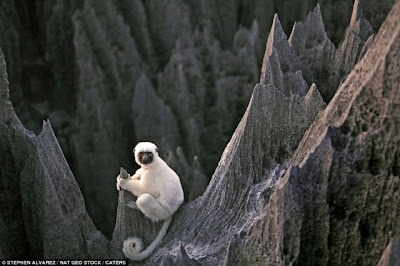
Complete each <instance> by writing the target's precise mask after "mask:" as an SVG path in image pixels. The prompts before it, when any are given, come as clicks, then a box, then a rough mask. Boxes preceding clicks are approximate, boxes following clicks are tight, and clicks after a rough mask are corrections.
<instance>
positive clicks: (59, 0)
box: [0, 0, 387, 238]
mask: <svg viewBox="0 0 400 266" xmlns="http://www.w3.org/2000/svg"><path fill="white" fill-rule="evenodd" d="M337 2H340V3H341V7H342V8H341V9H340V10H341V11H340V12H342V13H343V14H342V16H341V17H340V18H342V17H345V18H347V17H349V14H350V7H351V4H349V3H346V2H345V1H342V0H340V1H338V0H335V1H332V0H325V1H323V4H322V5H321V8H322V14H324V15H325V14H326V16H325V17H324V18H325V22H326V21H327V20H328V21H329V22H335V23H334V24H335V28H334V29H331V30H329V29H328V33H329V35H330V36H332V35H336V36H338V35H339V36H340V38H341V37H342V36H341V34H339V33H340V32H341V31H343V30H338V31H337V29H338V28H343V27H344V25H345V24H346V23H347V22H341V20H340V19H338V18H337V17H335V16H336V15H337V10H336V9H334V8H333V6H335V5H336V3H337ZM315 4H316V2H315V0H309V1H300V0H292V1H291V3H289V2H287V3H286V2H285V3H282V1H276V0H274V1H267V2H266V1H263V0H257V1H252V2H251V3H250V2H249V1H246V0H240V1H224V2H223V3H222V2H221V3H214V2H213V1H209V0H201V1H189V2H188V1H186V2H182V1H168V2H165V1H159V0H154V1H138V0H135V1H131V0H121V1H109V0H106V1H104V0H96V1H93V0H77V1H76V0H74V1H64V0H48V1H1V2H0V32H2V34H1V35H0V46H1V47H2V48H3V51H4V53H5V56H6V59H7V62H8V70H9V80H10V82H11V84H12V90H11V96H10V97H11V100H12V101H13V103H14V108H15V110H16V112H17V114H18V116H19V118H20V119H21V121H22V122H23V124H24V125H25V126H26V128H28V129H30V130H32V131H34V132H35V133H36V134H39V133H40V131H41V128H42V125H41V121H42V120H46V119H48V118H50V120H51V123H52V127H53V129H54V131H55V133H56V136H57V139H58V141H59V144H60V146H61V148H62V150H63V152H64V155H65V157H66V159H67V161H68V162H69V164H70V166H71V168H72V170H73V172H74V173H75V176H76V178H77V181H78V184H79V185H80V187H81V189H82V192H83V195H84V197H85V198H86V199H87V202H86V204H87V208H88V211H89V214H90V215H91V216H92V217H93V219H94V222H95V224H96V226H97V227H98V228H99V229H100V230H101V231H102V232H104V233H105V234H106V235H107V237H109V238H110V237H111V234H112V227H113V223H114V220H115V217H114V214H115V210H116V199H117V194H116V192H115V190H114V187H113V184H112V183H113V182H114V177H115V175H116V174H117V173H118V169H119V167H120V166H121V165H122V166H124V167H125V168H126V169H127V170H128V171H129V172H133V171H134V170H135V169H134V168H135V167H136V165H135V164H134V162H133V160H132V153H131V150H132V147H133V146H134V145H135V144H136V143H137V142H138V141H140V139H139V138H140V137H154V138H155V139H156V140H158V139H159V136H156V135H161V134H164V133H166V134H169V136H168V137H166V141H167V142H168V146H169V147H170V148H171V150H173V151H175V150H176V148H177V147H181V148H182V152H183V153H184V154H185V156H186V159H187V161H189V162H190V161H192V160H193V158H195V157H196V158H197V159H198V161H199V162H200V163H201V165H202V167H201V169H202V170H201V171H202V172H201V173H200V172H198V170H196V171H197V172H193V171H192V168H190V169H186V170H185V171H182V173H187V172H190V173H193V175H192V174H191V175H190V176H194V175H197V174H194V173H198V174H200V176H205V177H206V179H207V181H209V179H210V177H211V175H212V173H213V171H214V170H215V167H216V165H217V163H218V160H219V158H220V154H221V153H222V151H223V148H224V147H225V145H226V143H227V142H228V141H229V138H230V136H231V135H232V133H233V130H234V128H235V127H236V125H237V123H238V122H239V121H240V118H241V117H242V116H243V113H244V112H245V109H246V106H247V103H248V101H249V99H250V96H251V93H252V88H253V87H254V84H255V83H256V82H257V80H258V79H259V69H260V65H261V60H262V56H263V54H264V53H263V52H264V47H265V40H266V37H267V35H268V30H269V26H270V23H271V22H272V17H273V12H274V10H276V11H278V13H279V14H280V16H281V17H282V18H283V19H284V20H282V25H283V28H284V29H285V30H286V31H287V32H288V30H289V27H290V26H291V25H292V24H293V21H294V20H299V19H301V18H304V17H305V16H306V13H307V12H308V10H310V9H311V8H312V7H313V6H314V5H315ZM292 5H296V6H297V7H299V8H296V9H293V8H292ZM363 8H364V9H366V10H369V9H368V7H365V6H363ZM386 9H387V8H386ZM346 10H347V11H346ZM383 10H385V8H383ZM333 11H334V12H333ZM333 14H334V15H335V16H333ZM368 14H372V13H371V12H369V13H368ZM379 14H383V15H381V17H382V16H383V17H385V13H384V12H383V13H380V12H379ZM368 16H370V15H368ZM176 18H180V19H179V20H177V19H176ZM327 18H328V19H327ZM327 24H328V26H330V24H331V23H327ZM377 27H379V23H378V22H377ZM336 31H337V32H339V33H337V32H336ZM335 40H336V43H337V42H338V40H339V38H338V37H336V38H335ZM280 57H281V59H282V58H284V57H285V55H284V54H281V55H280ZM300 67H301V66H300ZM285 71H286V70H285V69H283V72H285ZM303 72H304V71H303ZM142 74H143V75H145V76H146V77H147V79H146V80H147V81H148V82H149V83H145V84H147V86H148V88H149V91H150V90H151V89H150V88H153V90H154V94H153V93H150V92H149V94H148V95H149V96H151V97H150V98H147V99H154V100H155V101H156V102H162V103H163V104H162V105H165V108H166V109H170V110H171V113H172V116H173V117H171V114H169V112H168V111H167V112H166V113H165V115H166V117H168V118H166V119H167V120H168V121H176V125H174V122H172V124H170V125H169V128H168V129H166V128H165V124H164V125H162V124H158V125H155V126H154V127H153V125H150V124H146V125H143V123H140V125H141V127H139V126H138V125H137V124H138V123H139V121H149V122H148V123H150V121H151V123H154V122H157V120H154V119H148V118H147V116H148V115H149V112H147V109H144V108H140V109H135V110H136V111H134V112H132V111H133V110H132V108H133V106H132V101H134V100H135V101H136V102H137V101H138V100H139V99H140V98H136V99H134V95H135V94H140V95H147V91H146V92H145V91H144V90H143V87H141V88H136V87H137V86H139V87H140V86H142V85H143V84H144V83H140V82H138V79H139V77H140V76H141V75H142ZM178 74H179V75H178ZM304 74H305V73H303V75H304ZM284 79H285V82H286V83H288V84H289V85H290V86H291V87H292V88H296V87H297V86H295V85H293V84H298V82H300V81H301V80H302V79H304V77H301V75H300V72H297V71H295V72H290V73H287V74H286V75H285V78H284ZM139 81H140V80H139ZM313 82H314V83H316V84H317V87H318V89H319V90H320V91H321V92H323V91H324V90H323V84H319V83H318V82H316V81H313V80H308V81H307V84H305V83H304V84H303V86H302V87H304V93H306V91H307V90H308V88H309V87H310V86H311V84H312V83H313ZM335 89H336V88H335ZM322 94H323V93H322ZM323 95H324V94H323ZM154 96H155V97H156V98H157V99H156V98H155V97H154ZM136 106H137V105H136ZM165 108H163V107H162V109H165ZM138 112H139V113H138ZM132 113H134V114H132ZM132 115H135V116H137V117H135V120H136V122H135V121H132V120H133V119H134V118H132ZM152 117H153V118H154V116H152ZM146 118H147V119H146ZM149 128H158V129H160V128H164V129H163V130H166V132H164V131H163V130H161V131H160V132H158V133H157V134H156V133H151V134H150V133H148V132H147V133H146V134H143V130H144V129H149ZM176 132H179V134H177V135H178V136H179V137H171V136H172V135H174V136H175V133H176ZM105 162H106V163H105ZM187 179H188V180H189V179H191V177H188V178H187ZM200 179H202V178H200ZM200 179H195V180H200ZM193 186H194V185H193ZM193 186H192V187H193ZM189 187H190V186H189ZM196 187H198V186H196ZM202 187H204V186H203V185H202ZM187 194H192V193H191V192H190V191H187ZM195 194H196V195H198V193H195ZM187 198H188V199H189V198H192V196H188V197H187ZM104 199H106V200H104Z"/></svg>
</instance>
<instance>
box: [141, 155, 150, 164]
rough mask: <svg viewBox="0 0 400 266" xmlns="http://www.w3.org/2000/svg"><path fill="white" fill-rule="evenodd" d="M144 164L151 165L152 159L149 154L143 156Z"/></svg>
mask: <svg viewBox="0 0 400 266" xmlns="http://www.w3.org/2000/svg"><path fill="white" fill-rule="evenodd" d="M142 163H144V164H147V163H150V158H149V155H148V154H146V153H145V154H143V156H142Z"/></svg>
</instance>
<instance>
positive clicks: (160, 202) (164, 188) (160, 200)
mask: <svg viewBox="0 0 400 266" xmlns="http://www.w3.org/2000/svg"><path fill="white" fill-rule="evenodd" d="M133 152H134V154H135V161H136V163H137V164H139V165H140V167H141V168H139V169H138V170H137V171H136V173H135V174H134V175H133V176H131V177H129V178H127V179H123V178H121V177H120V176H118V177H117V189H118V190H120V189H121V188H122V189H125V190H127V191H129V192H131V193H132V194H134V195H135V196H137V197H138V198H137V200H136V203H135V202H133V203H131V204H130V207H133V208H138V209H139V210H140V211H141V212H143V213H144V215H146V217H148V218H149V219H151V220H152V221H154V222H157V221H161V220H164V223H163V226H162V228H161V229H160V231H159V233H158V235H157V237H156V238H155V239H154V240H153V242H152V243H151V244H150V245H149V246H148V247H147V248H146V249H145V250H143V251H142V248H143V247H142V246H143V243H142V240H141V239H140V238H137V237H134V238H128V239H127V240H125V241H124V245H123V249H122V251H123V252H124V254H125V256H126V257H128V258H129V259H131V260H135V261H138V260H142V259H145V258H147V257H148V256H150V254H151V253H152V252H153V250H154V249H155V248H156V247H157V246H158V245H159V244H160V243H161V241H162V240H163V238H164V236H165V234H166V233H167V230H168V227H169V225H170V223H171V220H172V215H173V214H174V213H175V211H176V210H177V209H178V207H179V206H180V205H181V204H182V202H183V190H182V186H181V182H180V179H179V177H178V175H177V174H176V173H175V172H174V170H172V169H171V168H170V167H169V166H168V165H167V164H166V163H165V162H164V161H163V159H161V158H160V157H159V156H158V149H157V146H156V145H154V144H153V143H151V142H140V143H138V144H137V145H136V147H135V149H134V150H133ZM140 153H152V161H151V162H150V163H146V164H144V163H142V162H141V161H140V159H139V154H140Z"/></svg>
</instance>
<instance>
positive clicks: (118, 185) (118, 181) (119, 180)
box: [116, 175, 126, 191]
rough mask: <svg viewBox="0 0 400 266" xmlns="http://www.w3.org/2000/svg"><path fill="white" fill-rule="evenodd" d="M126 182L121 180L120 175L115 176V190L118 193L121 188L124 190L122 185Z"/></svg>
mask: <svg viewBox="0 0 400 266" xmlns="http://www.w3.org/2000/svg"><path fill="white" fill-rule="evenodd" d="M125 182H126V180H125V179H123V178H122V177H121V176H120V175H118V176H117V183H116V186H117V190H118V191H120V190H121V188H124V184H125Z"/></svg>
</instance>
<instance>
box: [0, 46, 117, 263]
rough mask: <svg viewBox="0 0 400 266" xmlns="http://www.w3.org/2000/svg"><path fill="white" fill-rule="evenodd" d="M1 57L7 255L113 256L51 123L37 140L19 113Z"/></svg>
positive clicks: (3, 245)
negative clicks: (23, 122) (87, 208)
mask: <svg viewBox="0 0 400 266" xmlns="http://www.w3.org/2000/svg"><path fill="white" fill-rule="evenodd" d="M0 55H1V57H0V95H1V99H0V119H1V120H0V132H1V134H0V143H1V145H0V149H1V154H2V157H1V161H2V168H1V169H2V171H1V180H2V183H1V190H2V191H4V193H2V194H1V195H2V196H1V197H2V202H3V203H6V204H2V207H1V224H2V226H4V227H2V228H3V229H5V230H2V232H1V236H0V239H1V240H2V241H1V251H2V252H1V254H2V257H3V258H67V257H68V258H77V257H81V258H90V257H108V256H109V255H108V252H109V250H110V248H111V247H110V246H109V243H108V241H107V240H106V238H105V237H104V236H102V235H101V233H100V232H99V231H97V229H96V228H95V226H94V225H93V222H92V221H91V219H90V218H89V216H88V214H87V213H86V210H85V204H84V201H83V197H82V194H81V192H80V189H79V187H78V184H77V183H76V180H75V178H74V176H73V174H72V172H71V170H70V168H69V166H68V164H67V162H66V160H65V158H64V155H63V153H62V150H61V148H60V146H59V144H58V142H57V139H56V137H55V135H54V132H53V130H52V128H51V125H50V122H44V123H43V130H42V133H41V134H39V135H38V136H36V135H35V134H34V133H33V132H31V131H28V130H26V129H25V128H24V126H23V125H22V123H21V122H20V121H19V119H18V117H17V116H16V115H15V112H14V108H13V107H12V104H11V102H10V100H9V90H8V80H7V73H6V68H5V61H4V56H3V54H2V53H0ZM111 249H112V248H111Z"/></svg>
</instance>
